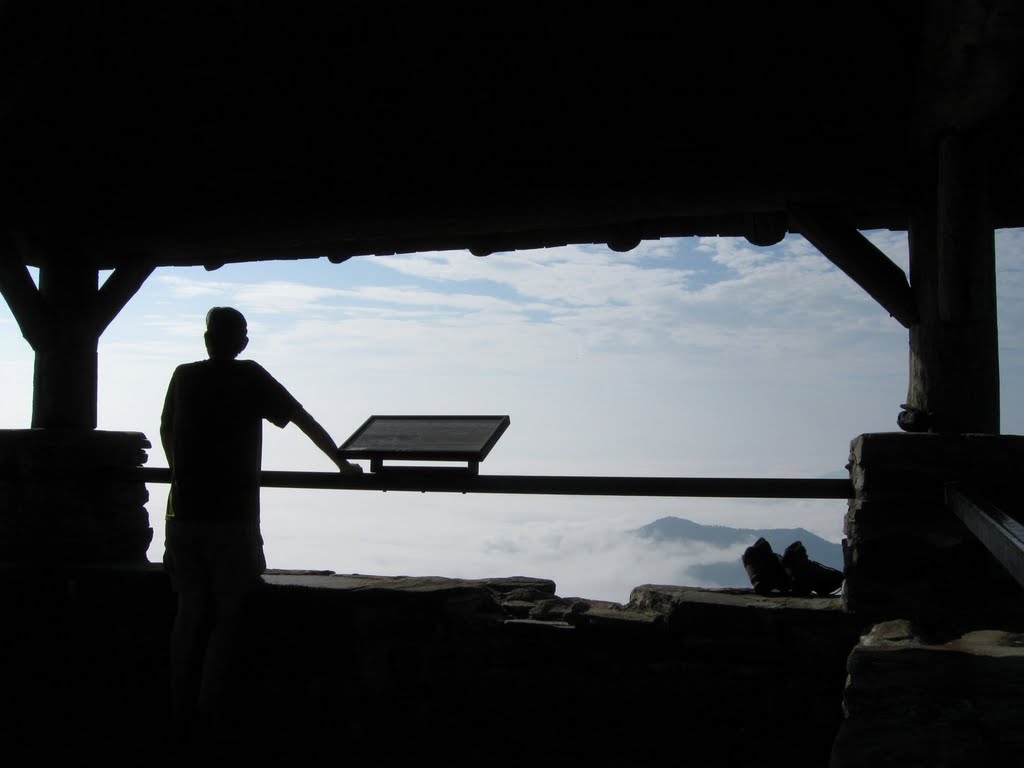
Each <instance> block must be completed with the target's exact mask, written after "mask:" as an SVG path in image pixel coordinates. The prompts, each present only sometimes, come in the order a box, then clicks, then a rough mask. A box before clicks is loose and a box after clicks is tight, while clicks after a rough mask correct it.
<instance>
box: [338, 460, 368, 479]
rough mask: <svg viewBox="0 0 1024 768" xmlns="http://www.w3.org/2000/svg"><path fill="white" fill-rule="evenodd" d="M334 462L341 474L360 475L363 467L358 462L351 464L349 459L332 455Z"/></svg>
mask: <svg viewBox="0 0 1024 768" xmlns="http://www.w3.org/2000/svg"><path fill="white" fill-rule="evenodd" d="M334 463H335V464H337V465H338V471H339V472H341V474H343V475H361V474H363V468H362V467H361V466H359V465H358V464H353V463H352V462H351V461H348V460H347V459H344V458H342V457H341V456H335V457H334Z"/></svg>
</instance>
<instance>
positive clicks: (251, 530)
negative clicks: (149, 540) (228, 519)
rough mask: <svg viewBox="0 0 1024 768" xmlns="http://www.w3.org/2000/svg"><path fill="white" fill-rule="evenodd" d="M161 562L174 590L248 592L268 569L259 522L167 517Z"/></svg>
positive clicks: (221, 592)
mask: <svg viewBox="0 0 1024 768" xmlns="http://www.w3.org/2000/svg"><path fill="white" fill-rule="evenodd" d="M164 566H165V567H166V568H167V573H168V575H169V576H170V578H171V587H172V588H173V589H174V591H175V592H194V591H201V592H215V593H220V594H231V593H244V592H249V591H251V590H253V589H255V588H256V587H257V586H258V585H259V584H260V582H261V581H262V580H261V578H260V577H261V576H262V574H263V572H264V571H265V570H266V569H267V561H266V558H265V557H264V555H263V537H262V536H261V535H260V526H259V523H210V522H205V521H200V520H176V519H174V518H169V519H168V520H167V527H166V537H165V542H164Z"/></svg>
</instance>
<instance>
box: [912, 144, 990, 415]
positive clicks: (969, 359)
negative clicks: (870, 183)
mask: <svg viewBox="0 0 1024 768" xmlns="http://www.w3.org/2000/svg"><path fill="white" fill-rule="evenodd" d="M986 181H987V180H986V168H985V152H984V148H983V146H982V145H981V142H980V140H979V137H977V136H974V137H970V136H964V135H956V134H954V135H950V136H947V137H946V138H945V139H943V141H942V144H941V147H940V151H939V173H938V185H937V195H936V198H935V200H934V205H925V206H924V207H922V208H921V209H919V210H917V211H916V212H915V214H914V215H913V216H912V217H911V221H910V281H911V286H912V289H913V291H914V296H915V299H916V302H917V310H918V315H919V317H920V322H918V323H917V324H916V325H913V326H912V327H911V329H910V381H909V386H908V390H907V405H908V407H909V408H910V409H913V410H914V411H917V412H920V413H922V414H926V415H927V423H928V424H929V425H930V429H931V431H933V432H942V433H972V432H973V433H987V434H998V433H999V349H998V323H997V319H996V286H995V238H994V231H993V227H992V224H991V221H990V218H989V212H988V199H987V194H986Z"/></svg>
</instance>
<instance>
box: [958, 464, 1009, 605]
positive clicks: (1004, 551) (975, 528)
mask: <svg viewBox="0 0 1024 768" xmlns="http://www.w3.org/2000/svg"><path fill="white" fill-rule="evenodd" d="M946 506H947V507H949V509H950V510H951V511H952V512H953V514H955V515H956V516H957V517H959V518H960V519H961V520H962V521H963V523H964V525H966V526H967V529H968V530H969V531H970V532H971V533H973V534H974V535H975V536H976V537H977V538H978V541H980V542H981V543H982V544H983V545H984V546H985V548H986V549H987V550H988V551H989V552H991V553H992V556H993V557H995V559H996V560H997V561H998V562H999V563H1000V564H1001V565H1002V566H1003V567H1004V568H1005V569H1006V570H1007V572H1008V573H1009V574H1010V576H1012V577H1013V578H1014V580H1015V581H1016V582H1017V583H1018V584H1020V585H1021V586H1022V587H1024V525H1021V523H1020V521H1019V520H1017V519H1016V518H1014V517H1011V516H1010V515H1008V514H1007V513H1006V512H1004V511H1003V510H1002V509H1000V508H999V507H997V506H996V505H995V504H994V503H992V501H991V500H989V499H988V498H986V497H985V496H983V495H981V494H980V493H978V492H977V491H976V490H974V489H968V488H965V487H964V486H963V485H961V484H960V483H947V484H946Z"/></svg>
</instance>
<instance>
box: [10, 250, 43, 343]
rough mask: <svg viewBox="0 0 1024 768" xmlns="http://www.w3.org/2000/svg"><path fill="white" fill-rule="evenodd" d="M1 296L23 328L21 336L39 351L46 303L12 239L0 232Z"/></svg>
mask: <svg viewBox="0 0 1024 768" xmlns="http://www.w3.org/2000/svg"><path fill="white" fill-rule="evenodd" d="M0 294H2V295H3V297H4V300H5V301H6V302H7V306H8V307H10V309H11V314H13V315H14V319H15V320H16V321H17V323H18V327H19V328H20V329H21V335H22V336H24V337H25V340H26V341H27V342H28V343H29V344H30V345H31V347H32V349H36V350H37V349H39V347H40V345H41V344H43V341H44V338H45V337H46V335H47V330H48V321H47V313H46V302H45V301H44V300H43V297H42V295H41V294H40V292H39V289H38V288H36V284H35V283H34V282H33V281H32V276H31V275H30V274H29V272H28V268H27V267H26V266H25V262H24V261H22V259H21V257H20V256H19V255H18V252H17V249H16V247H15V245H14V241H13V239H12V238H11V237H10V235H8V234H7V233H5V232H3V233H0Z"/></svg>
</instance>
